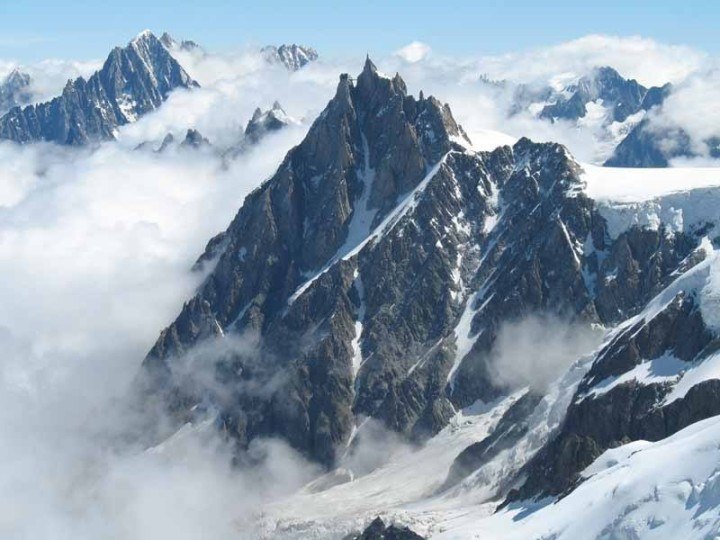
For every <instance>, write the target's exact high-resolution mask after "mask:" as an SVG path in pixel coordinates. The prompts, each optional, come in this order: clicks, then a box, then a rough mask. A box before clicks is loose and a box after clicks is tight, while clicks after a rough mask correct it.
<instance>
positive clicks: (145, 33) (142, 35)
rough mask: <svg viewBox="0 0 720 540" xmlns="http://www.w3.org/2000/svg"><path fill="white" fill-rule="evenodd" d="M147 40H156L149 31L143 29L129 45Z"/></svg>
mask: <svg viewBox="0 0 720 540" xmlns="http://www.w3.org/2000/svg"><path fill="white" fill-rule="evenodd" d="M147 40H157V38H156V37H155V34H153V33H152V32H151V31H150V30H148V29H145V30H143V31H142V32H140V33H139V34H138V35H137V36H135V37H134V38H133V39H132V41H131V42H130V43H138V42H141V41H147Z"/></svg>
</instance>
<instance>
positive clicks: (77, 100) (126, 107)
mask: <svg viewBox="0 0 720 540" xmlns="http://www.w3.org/2000/svg"><path fill="white" fill-rule="evenodd" d="M197 86H198V84H197V83H196V82H195V81H193V80H192V79H191V78H190V76H189V75H188V74H187V73H186V72H185V70H183V68H182V67H181V66H180V65H179V64H178V63H177V61H175V59H174V58H173V57H172V56H171V55H170V53H169V52H168V51H167V49H166V48H165V47H164V46H163V45H162V43H161V42H160V40H158V39H157V38H156V37H155V36H154V35H153V34H152V33H151V32H149V31H145V32H142V33H141V34H139V35H138V36H137V37H136V38H135V39H133V40H132V41H131V42H130V43H129V44H128V45H127V46H126V47H124V48H120V47H116V48H115V49H113V50H112V52H111V53H110V55H109V56H108V58H107V60H106V61H105V63H104V64H103V67H102V69H100V71H97V72H96V73H94V74H93V75H92V76H91V77H89V78H88V79H87V80H85V79H84V78H82V77H80V78H78V79H75V80H74V81H68V83H67V85H66V86H65V88H64V90H63V92H62V94H61V95H60V96H59V97H56V98H54V99H53V100H51V101H49V102H46V103H40V104H37V105H29V106H27V107H24V108H19V107H16V108H14V109H12V110H11V111H9V112H8V113H7V114H5V115H4V116H3V117H1V118H0V138H2V139H9V140H13V141H16V142H20V143H25V142H31V141H43V140H44V141H51V142H56V143H59V144H67V145H82V144H86V143H88V142H92V141H98V140H106V139H112V138H114V136H115V131H116V130H117V128H118V127H120V126H123V125H125V124H128V123H131V122H134V121H135V120H137V119H138V118H139V117H140V116H142V115H143V114H146V113H148V112H150V111H152V110H155V109H157V108H158V107H159V106H160V105H161V104H162V102H163V101H165V100H166V99H167V98H168V96H169V95H170V92H172V91H173V90H175V89H177V88H193V87H197Z"/></svg>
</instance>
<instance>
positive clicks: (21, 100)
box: [0, 68, 32, 114]
mask: <svg viewBox="0 0 720 540" xmlns="http://www.w3.org/2000/svg"><path fill="white" fill-rule="evenodd" d="M30 82H31V79H30V75H28V74H27V73H23V72H22V71H20V70H19V69H17V68H15V69H13V70H12V71H11V72H10V73H8V75H7V76H6V77H5V79H3V81H2V82H1V83H0V114H1V113H4V112H5V111H7V110H9V109H12V108H13V107H19V106H22V105H26V104H27V103H28V102H29V101H30V99H31V97H32V93H31V91H30Z"/></svg>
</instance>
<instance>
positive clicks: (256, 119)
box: [245, 101, 295, 144]
mask: <svg viewBox="0 0 720 540" xmlns="http://www.w3.org/2000/svg"><path fill="white" fill-rule="evenodd" d="M291 123H295V120H293V119H292V118H290V117H289V116H288V115H287V113H286V112H285V111H284V110H283V108H282V106H281V105H280V103H278V102H277V101H276V102H274V103H273V106H272V108H270V109H268V110H266V111H263V110H262V109H260V108H259V107H258V108H257V109H255V112H254V113H253V115H252V118H251V119H250V121H249V122H248V124H247V126H246V127H245V137H246V139H247V140H248V141H250V142H251V143H253V144H254V143H257V142H259V141H260V139H262V138H263V136H264V135H266V134H267V133H270V132H273V131H279V130H281V129H283V128H284V127H286V126H287V125H289V124H291Z"/></svg>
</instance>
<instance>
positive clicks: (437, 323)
mask: <svg viewBox="0 0 720 540" xmlns="http://www.w3.org/2000/svg"><path fill="white" fill-rule="evenodd" d="M610 79H613V80H614V78H613V77H610ZM602 80H605V79H604V78H603V79H602ZM600 86H602V85H600ZM621 86H622V88H621V89H622V92H620V93H619V94H618V97H617V100H618V102H617V104H615V106H614V107H613V108H612V111H613V112H612V118H616V115H619V116H617V118H624V119H625V120H626V119H627V118H628V117H629V116H630V115H632V114H636V113H633V112H632V111H633V110H635V105H637V106H638V107H642V102H643V100H644V99H645V98H646V97H647V96H648V92H647V91H643V90H642V88H641V87H639V85H637V84H636V83H635V84H632V82H631V83H628V84H627V85H625V84H624V83H623V85H621ZM618 91H619V90H618ZM589 92H590V90H588V88H585V87H578V89H577V92H576V94H575V95H577V94H583V95H584V94H587V93H589ZM593 92H594V90H593ZM603 92H606V91H603ZM590 93H591V92H590ZM611 95H612V92H611V91H610V90H607V92H606V93H603V96H605V97H603V98H598V99H610V97H609V96H611ZM627 95H629V96H630V97H632V98H633V99H635V98H637V99H635V101H634V105H632V104H627V106H628V107H629V108H628V109H623V110H622V111H619V112H616V111H618V109H621V108H623V107H625V105H626V104H625V99H626V97H627ZM572 99H576V98H572V97H569V98H568V100H567V101H566V102H565V103H566V104H567V103H568V102H570V101H571V100H572ZM577 99H579V98H577ZM588 103H589V102H588ZM556 105H557V103H556ZM553 110H558V109H557V107H556V109H553ZM563 110H565V109H563ZM563 114H565V113H563ZM568 114H570V113H568ZM258 118H259V117H258ZM579 118H582V116H580V117H579ZM718 203H720V172H718V171H717V170H714V169H708V170H702V169H697V170H691V171H682V170H672V169H666V170H664V171H654V170H646V171H630V170H626V169H613V168H599V167H593V166H587V165H582V164H580V163H578V162H576V161H575V160H574V159H573V157H572V156H571V155H570V153H569V152H568V150H567V149H566V148H564V147H563V146H561V145H558V144H554V143H543V144H538V143H534V142H532V141H530V140H528V139H526V138H522V139H520V140H519V141H517V142H516V143H515V144H513V145H512V146H501V147H499V148H497V149H495V150H493V151H488V152H475V151H473V150H471V145H470V141H469V140H468V138H467V136H466V134H465V132H464V131H463V129H462V128H461V127H460V126H459V125H458V124H457V122H456V121H455V120H454V118H453V115H452V112H451V110H450V108H449V107H448V106H447V105H444V104H442V103H441V102H440V101H438V100H437V99H435V98H433V97H428V98H426V97H424V96H423V95H422V94H420V96H419V98H415V97H413V96H411V95H409V94H408V92H407V88H406V85H405V82H404V81H403V79H402V78H401V77H400V76H399V75H395V76H394V77H392V78H387V77H385V76H383V75H381V74H380V73H379V72H378V71H377V70H376V68H375V66H374V65H373V63H372V62H371V61H370V60H369V59H368V60H367V61H366V63H365V66H364V68H363V71H362V73H361V74H360V75H359V76H358V77H357V79H351V78H350V77H349V76H348V75H341V77H340V81H339V83H338V86H337V89H336V93H335V95H334V97H333V98H332V99H331V100H330V102H329V103H328V105H327V107H326V108H325V109H324V110H323V111H322V113H321V114H320V115H319V116H318V118H317V119H316V120H315V122H314V123H313V125H312V127H311V128H310V130H309V132H308V133H307V136H306V137H305V139H304V140H303V141H302V142H301V143H300V144H299V145H298V146H297V147H295V148H293V149H292V150H291V151H290V152H289V153H288V154H287V156H286V157H285V159H284V160H283V162H282V163H281V165H280V166H279V168H278V169H277V172H276V173H275V174H274V175H273V176H272V177H271V178H270V179H268V180H267V181H266V182H265V183H263V184H262V185H261V186H260V187H259V188H258V189H256V190H255V191H254V192H252V193H251V194H250V195H249V196H248V197H247V199H246V200H245V202H244V203H243V205H242V207H241V208H240V210H239V211H238V213H237V215H236V216H235V218H234V219H233V221H232V222H231V223H230V225H229V227H228V228H227V229H226V230H225V231H224V232H222V233H220V234H219V235H218V236H216V237H215V238H213V239H212V240H210V242H209V243H208V245H207V248H206V250H205V253H204V254H203V255H202V256H201V257H200V259H199V261H198V264H197V268H198V270H200V271H203V272H206V273H207V277H206V278H205V279H204V281H203V283H202V285H201V286H200V288H199V289H198V290H197V292H196V294H195V295H194V296H193V297H192V298H191V299H190V300H189V301H188V302H187V303H185V305H184V306H183V308H182V310H181V312H180V314H179V315H178V317H177V318H176V320H175V321H174V322H172V324H170V326H168V327H167V328H166V329H165V330H163V331H162V332H161V334H160V336H159V338H158V340H157V342H156V343H155V345H154V346H153V347H152V350H151V351H150V352H149V354H148V355H147V357H146V359H145V361H144V363H143V378H142V379H141V380H139V387H138V389H139V391H140V392H141V395H142V396H144V400H145V403H146V404H147V406H148V407H150V405H153V404H156V403H157V402H160V403H161V405H162V407H163V409H164V410H165V412H167V413H169V415H170V417H171V419H172V421H173V422H174V424H175V426H176V427H179V426H181V425H183V424H185V423H188V422H189V423H191V424H192V423H193V422H197V421H199V420H201V419H206V418H208V417H209V418H211V419H212V421H213V422H214V424H215V425H216V426H217V427H218V428H219V429H220V430H221V431H222V433H224V434H225V436H227V437H228V438H229V439H230V440H232V441H233V442H234V444H235V445H236V448H237V452H238V455H239V456H242V455H243V452H244V450H245V449H246V448H248V447H249V445H250V444H251V443H252V441H253V440H256V439H258V438H262V437H279V438H282V439H284V440H285V441H287V442H288V443H289V444H290V445H291V446H293V447H294V448H295V449H297V450H298V451H299V452H301V453H302V454H303V455H305V456H306V457H308V458H309V459H312V460H314V461H316V462H318V463H320V464H322V465H323V466H324V467H326V468H327V470H328V474H327V475H326V476H324V477H321V478H319V479H317V480H316V481H315V482H313V483H312V484H309V485H308V486H306V488H305V489H304V490H302V491H301V492H300V493H297V494H295V495H293V496H292V497H289V498H288V499H286V500H283V501H280V502H278V503H277V504H275V505H272V507H267V508H264V509H263V512H262V515H259V516H257V523H256V525H257V526H259V527H261V528H262V529H263V530H264V533H265V535H266V536H267V537H273V538H341V537H343V536H344V535H346V534H351V536H350V537H352V538H354V537H360V538H376V537H378V538H382V537H383V536H382V535H383V534H385V533H384V528H386V524H378V523H376V524H375V525H373V526H371V527H370V528H369V529H368V530H366V531H365V533H362V534H364V535H365V536H361V533H360V530H362V529H363V528H365V526H366V525H368V524H369V523H370V522H371V521H372V520H373V519H374V518H375V517H376V516H378V515H383V517H384V518H385V521H386V522H398V523H401V524H404V525H409V526H410V528H411V529H412V530H413V531H415V533H417V534H420V535H423V536H427V537H433V538H435V537H437V538H469V537H473V536H474V535H477V536H478V537H483V538H484V537H487V538H578V537H582V535H583V531H582V530H580V531H579V532H578V529H577V527H578V526H579V525H578V522H577V518H578V516H583V517H584V522H586V523H587V524H588V527H590V526H592V527H593V529H592V531H593V532H592V536H591V537H597V538H618V537H623V538H624V537H628V538H637V537H650V536H651V531H654V530H657V528H658V527H661V526H663V524H668V526H670V527H672V529H671V530H674V531H698V530H700V531H703V534H706V533H707V534H709V535H710V536H712V534H717V533H718V530H719V529H718V527H720V523H719V521H718V519H717V517H716V515H717V506H718V500H717V497H716V496H714V495H713V494H714V487H713V486H714V483H713V482H715V476H716V475H717V470H718V464H719V463H720V460H719V457H720V453H718V452H717V445H716V444H715V443H712V442H711V441H712V440H713V436H714V434H715V432H716V431H717V425H716V424H717V419H716V418H713V417H714V416H715V415H718V414H720V399H719V398H720V370H719V369H718V365H719V364H718V362H717V358H719V357H720V356H718V354H717V350H718V344H720V340H719V339H718V338H719V337H720V322H719V321H720V318H719V317H718V314H719V313H720V303H719V298H720V292H719V291H720V285H719V284H718V283H719V282H718V276H720V273H719V272H720V266H718V261H719V260H720V259H718V251H717V250H718V249H719V248H720V246H719V245H718V242H719V241H718V238H720V233H719V232H718V231H719V229H718V227H719V225H720V214H718V212H717V208H718ZM140 383H141V384H140ZM377 426H382V429H384V430H387V431H388V432H389V433H395V434H396V435H393V436H390V435H387V436H386V437H385V438H386V439H392V438H393V437H397V438H398V440H400V441H405V442H406V443H408V444H411V445H415V446H405V445H404V444H400V445H399V449H395V451H387V450H376V451H375V453H376V454H377V453H380V454H383V457H385V458H387V459H386V460H385V462H384V463H383V464H381V465H380V466H376V465H374V466H372V467H369V468H368V467H360V466H359V465H358V463H360V461H361V460H360V459H359V458H357V457H356V456H358V455H359V454H362V452H363V448H366V447H367V446H368V445H370V446H372V444H371V441H372V439H373V438H372V436H371V432H372V430H373V429H376V428H377ZM368 441H370V442H368ZM385 454H387V455H385ZM690 456H696V457H697V460H696V461H694V462H691V461H692V460H689V461H687V462H683V464H682V465H681V466H680V467H679V468H678V469H677V470H671V468H670V467H668V466H667V464H668V463H670V462H672V460H673V459H676V458H678V459H687V458H689V457H690ZM655 463H657V466H658V467H663V469H661V470H658V471H657V474H654V473H653V470H654V467H655ZM626 478H633V479H635V481H636V483H635V484H633V485H632V486H629V485H628V484H627V482H626V481H625V479H626ZM400 529H401V528H396V529H392V531H393V534H395V532H396V530H400ZM589 530H590V529H588V531H589ZM406 532H407V534H412V533H410V532H409V531H406ZM586 532H587V531H586ZM373 534H375V536H372V535H373ZM678 534H680V533H679V532H678ZM408 538H413V537H412V536H408Z"/></svg>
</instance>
